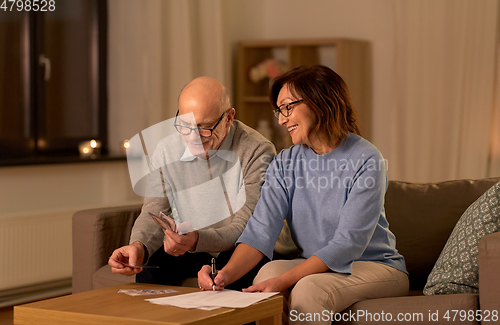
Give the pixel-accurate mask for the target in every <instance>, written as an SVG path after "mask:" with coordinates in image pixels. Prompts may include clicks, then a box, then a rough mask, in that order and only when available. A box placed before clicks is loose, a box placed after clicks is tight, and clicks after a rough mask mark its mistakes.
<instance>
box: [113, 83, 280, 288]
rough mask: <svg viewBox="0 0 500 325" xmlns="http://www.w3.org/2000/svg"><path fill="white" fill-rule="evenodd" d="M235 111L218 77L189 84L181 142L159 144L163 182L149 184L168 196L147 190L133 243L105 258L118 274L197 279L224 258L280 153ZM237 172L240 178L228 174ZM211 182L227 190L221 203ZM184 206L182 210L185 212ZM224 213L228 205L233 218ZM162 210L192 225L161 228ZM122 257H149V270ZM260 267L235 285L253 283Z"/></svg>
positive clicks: (161, 280)
mask: <svg viewBox="0 0 500 325" xmlns="http://www.w3.org/2000/svg"><path fill="white" fill-rule="evenodd" d="M234 115H235V109H234V108H232V107H231V105H230V100H229V95H228V93H227V91H226V89H225V87H224V86H223V85H222V84H221V83H220V82H219V81H217V80H216V79H213V78H210V77H199V78H196V79H194V80H193V81H191V82H190V83H188V84H187V85H186V86H185V87H184V89H183V90H182V91H181V94H180V96H179V100H178V112H177V115H176V118H175V123H174V125H175V128H176V130H177V132H178V133H179V135H180V139H182V141H180V142H182V143H183V144H184V146H181V145H177V144H175V141H174V142H170V143H168V144H167V145H166V144H165V141H164V142H160V143H159V145H158V147H157V148H156V150H155V153H154V155H153V158H152V165H155V168H156V170H157V171H159V172H158V173H157V175H160V176H159V177H158V179H161V181H158V182H157V184H156V185H151V186H150V187H151V188H160V189H163V193H164V194H165V195H163V196H162V197H155V196H160V195H146V197H145V199H144V205H143V207H142V211H141V214H140V215H139V217H138V218H137V220H136V222H135V224H134V227H133V229H132V234H131V238H130V244H129V245H127V246H123V247H120V248H118V249H116V250H115V251H114V252H113V254H112V256H111V258H110V260H109V262H108V263H109V264H110V265H111V267H112V272H113V273H120V274H124V275H136V281H137V282H141V283H156V284H169V285H179V284H181V283H182V281H183V280H184V279H186V278H189V277H196V276H197V273H198V270H199V269H200V268H201V267H202V266H203V265H205V264H210V261H211V259H212V257H216V258H217V268H219V269H220V268H221V267H223V266H224V265H225V264H226V263H227V261H228V260H229V258H230V255H231V253H232V251H233V250H234V247H235V246H234V244H235V242H236V240H237V239H238V237H239V236H240V234H241V233H242V231H243V229H244V228H245V226H246V223H247V221H248V219H249V217H250V216H251V214H252V213H253V210H254V208H255V205H256V204H257V201H258V199H259V197H260V188H261V185H262V182H263V180H264V174H265V170H266V168H267V166H268V165H269V163H270V161H271V159H272V157H274V155H275V153H276V151H275V148H274V145H273V144H272V143H271V142H270V141H269V140H267V139H266V138H264V137H263V136H262V135H261V134H259V133H258V132H257V131H255V130H253V129H252V128H250V127H248V126H246V125H245V124H243V123H241V122H240V121H238V120H235V119H234ZM172 143H174V144H172ZM165 148H167V149H165ZM178 148H181V149H180V150H177V151H176V149H178ZM221 166H222V167H221ZM228 166H229V167H228ZM234 171H237V174H236V176H234V175H233V177H228V176H227V175H229V174H231V173H232V174H235V172H234ZM206 172H208V174H207V173H206ZM238 174H239V175H241V176H240V177H238ZM200 175H201V176H200ZM207 175H208V176H207ZM219 180H220V181H219ZM235 182H236V184H233V183H235ZM238 182H239V183H238ZM206 184H212V185H213V184H216V186H218V187H217V188H219V187H220V188H222V190H223V194H219V195H224V196H222V197H224V198H225V200H224V202H221V201H218V200H216V199H214V195H215V196H216V195H217V193H212V192H217V191H214V190H213V188H214V187H213V186H212V187H207V186H208V185H206ZM219 184H220V185H219ZM193 189H198V194H197V195H196V194H195V196H194V197H193V195H192V193H191V196H190V197H189V194H187V195H188V198H187V199H186V197H184V196H183V195H185V193H189V192H193ZM200 191H201V192H200ZM167 192H168V193H167ZM195 193H196V191H195ZM167 194H168V195H167ZM242 196H243V198H242ZM235 202H239V203H240V204H236V203H235ZM226 203H227V207H226ZM200 204H201V205H203V206H204V207H206V211H205V213H203V214H204V215H203V216H202V215H201V213H197V212H193V211H195V210H193V206H195V205H200ZM179 211H181V212H182V211H185V213H184V214H185V215H184V218H181V217H180V216H179V215H181V214H182V213H180V212H179ZM186 211H187V212H186ZM222 211H228V212H227V213H228V216H227V215H225V214H224V213H223V212H222ZM160 212H163V213H164V214H165V215H171V214H172V212H173V215H175V216H176V219H180V220H178V221H184V222H183V223H180V225H181V226H182V225H185V224H187V225H188V226H189V227H191V228H190V230H192V231H189V232H185V233H183V232H182V231H180V232H179V233H178V232H175V231H172V230H169V229H167V230H165V231H163V230H162V229H161V228H160V226H159V225H158V224H156V223H155V222H154V221H153V219H152V218H151V216H150V213H152V214H154V215H156V216H158V215H159V214H160ZM186 214H187V216H186ZM193 225H194V228H193V227H192V226H193ZM200 227H202V228H200ZM184 228H185V227H184ZM162 243H163V245H162ZM161 246H163V249H160V248H161ZM117 261H119V262H122V263H127V264H130V265H133V266H140V265H143V263H146V265H148V266H151V268H149V267H148V268H143V267H129V266H125V265H123V264H122V263H119V262H117ZM155 267H157V268H155ZM256 272H257V269H256V270H255V272H253V273H252V274H249V276H248V277H246V278H244V279H242V280H241V281H240V282H239V283H235V284H234V287H233V288H234V289H240V288H242V287H246V286H247V285H249V284H251V282H252V280H253V277H254V275H255V274H256Z"/></svg>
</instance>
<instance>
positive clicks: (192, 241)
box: [163, 229, 198, 256]
mask: <svg viewBox="0 0 500 325" xmlns="http://www.w3.org/2000/svg"><path fill="white" fill-rule="evenodd" d="M197 243H198V231H197V230H195V231H191V232H188V233H186V234H184V235H179V234H177V233H175V232H173V231H171V230H169V229H167V230H165V241H164V242H163V248H164V249H165V252H166V253H167V254H170V255H173V256H180V255H183V254H185V253H186V252H187V251H189V250H190V249H194V248H196V244H197Z"/></svg>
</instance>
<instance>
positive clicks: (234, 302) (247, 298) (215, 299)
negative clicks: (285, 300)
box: [146, 289, 278, 308]
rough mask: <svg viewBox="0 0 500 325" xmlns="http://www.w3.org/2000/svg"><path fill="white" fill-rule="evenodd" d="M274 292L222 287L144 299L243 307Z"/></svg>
mask: <svg viewBox="0 0 500 325" xmlns="http://www.w3.org/2000/svg"><path fill="white" fill-rule="evenodd" d="M276 294H278V292H241V291H234V290H227V289H224V290H222V291H200V292H194V293H187V294H182V295H176V296H170V297H162V298H153V299H146V301H149V302H152V303H154V304H158V305H170V306H176V307H181V308H197V307H193V306H204V307H227V308H245V307H248V306H250V305H253V304H255V303H256V302H259V301H261V300H264V299H266V298H269V297H272V296H274V295H276Z"/></svg>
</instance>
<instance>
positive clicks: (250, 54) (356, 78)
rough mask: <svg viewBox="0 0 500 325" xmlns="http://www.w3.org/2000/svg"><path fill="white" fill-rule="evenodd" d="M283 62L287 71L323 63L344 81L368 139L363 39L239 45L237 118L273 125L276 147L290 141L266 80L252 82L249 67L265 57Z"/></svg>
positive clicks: (367, 72)
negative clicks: (277, 113)
mask: <svg viewBox="0 0 500 325" xmlns="http://www.w3.org/2000/svg"><path fill="white" fill-rule="evenodd" d="M270 58H272V59H275V60H277V61H280V62H283V63H285V64H286V68H287V69H288V70H290V69H293V68H295V67H298V66H301V65H306V66H309V65H315V64H323V65H326V66H328V67H330V68H332V69H333V70H334V71H335V72H337V73H338V74H339V75H340V76H341V77H342V78H343V79H344V80H345V82H346V83H347V86H348V87H349V91H350V93H351V98H352V100H353V102H354V106H355V108H356V112H357V114H358V119H359V122H360V127H361V132H362V135H363V137H365V138H366V139H368V140H370V138H371V105H372V104H371V102H372V99H371V91H372V90H371V88H372V87H371V50H370V44H369V43H368V42H365V41H358V40H349V39H341V38H332V39H297V40H258V41H257V40H255V41H242V42H240V43H239V44H238V51H237V68H236V104H237V106H236V112H237V115H236V117H237V118H238V119H239V120H241V121H242V122H244V123H245V124H247V125H249V126H251V127H253V128H257V126H258V123H259V121H260V120H267V121H268V123H269V125H270V126H271V127H272V141H273V142H274V144H275V145H276V148H277V149H278V150H281V149H284V148H288V147H289V146H290V145H291V144H292V143H291V139H290V136H289V134H288V131H287V130H286V129H285V128H284V127H282V126H280V125H279V124H278V123H277V121H276V119H275V118H274V117H273V114H272V110H271V104H270V103H269V97H268V96H269V85H270V81H269V79H267V78H266V79H264V80H262V81H260V82H258V83H255V82H253V81H252V80H251V79H250V77H249V73H250V70H251V69H252V68H253V67H255V66H256V65H258V64H259V63H261V62H263V61H264V60H266V59H270Z"/></svg>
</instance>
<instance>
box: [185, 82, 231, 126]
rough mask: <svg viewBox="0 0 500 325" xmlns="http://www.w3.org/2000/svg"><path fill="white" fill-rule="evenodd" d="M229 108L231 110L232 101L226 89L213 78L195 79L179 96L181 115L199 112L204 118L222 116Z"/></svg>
mask: <svg viewBox="0 0 500 325" xmlns="http://www.w3.org/2000/svg"><path fill="white" fill-rule="evenodd" d="M229 108H231V101H230V99H229V94H228V92H227V90H226V87H224V85H223V84H222V83H220V82H219V81H218V80H217V79H214V78H211V77H206V76H204V77H198V78H196V79H193V80H192V81H191V82H189V83H188V84H187V85H186V86H185V87H184V88H183V89H182V91H181V93H180V95H179V113H180V114H181V115H182V114H186V113H194V112H198V113H203V114H200V115H202V116H205V115H210V116H212V117H213V116H215V115H219V116H220V115H221V114H222V113H223V112H224V111H226V110H227V109H229ZM200 117H201V116H200ZM199 123H202V122H201V121H200V122H199Z"/></svg>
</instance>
